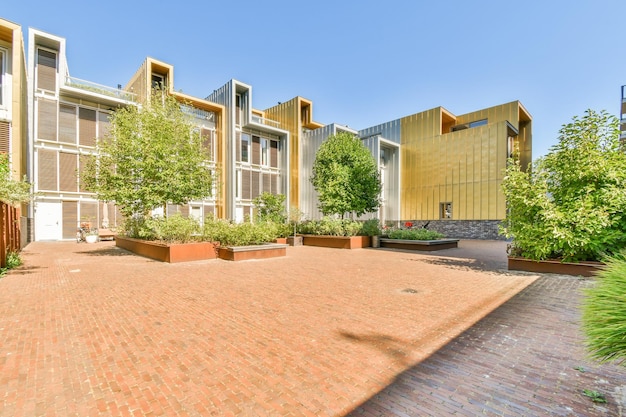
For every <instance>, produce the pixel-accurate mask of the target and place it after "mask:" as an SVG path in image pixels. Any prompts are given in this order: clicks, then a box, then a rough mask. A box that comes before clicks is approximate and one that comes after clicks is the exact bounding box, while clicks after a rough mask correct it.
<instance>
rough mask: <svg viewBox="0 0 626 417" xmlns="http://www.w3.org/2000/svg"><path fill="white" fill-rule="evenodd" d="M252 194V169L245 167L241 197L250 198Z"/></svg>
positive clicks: (242, 172) (242, 174)
mask: <svg viewBox="0 0 626 417" xmlns="http://www.w3.org/2000/svg"><path fill="white" fill-rule="evenodd" d="M250 195H251V193H250V171H248V170H247V169H243V170H241V198H242V199H244V200H250V198H251V197H250Z"/></svg>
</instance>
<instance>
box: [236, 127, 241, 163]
mask: <svg viewBox="0 0 626 417" xmlns="http://www.w3.org/2000/svg"><path fill="white" fill-rule="evenodd" d="M235 142H236V144H237V151H236V153H237V155H235V160H236V161H237V162H239V161H241V132H237V133H236V134H235Z"/></svg>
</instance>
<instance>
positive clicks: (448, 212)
mask: <svg viewBox="0 0 626 417" xmlns="http://www.w3.org/2000/svg"><path fill="white" fill-rule="evenodd" d="M439 218H441V219H451V218H452V203H439Z"/></svg>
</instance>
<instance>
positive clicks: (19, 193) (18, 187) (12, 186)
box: [0, 154, 31, 205]
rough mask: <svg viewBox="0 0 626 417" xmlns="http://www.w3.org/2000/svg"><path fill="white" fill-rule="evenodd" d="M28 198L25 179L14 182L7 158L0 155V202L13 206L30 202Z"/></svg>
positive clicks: (28, 192) (28, 184) (28, 186)
mask: <svg viewBox="0 0 626 417" xmlns="http://www.w3.org/2000/svg"><path fill="white" fill-rule="evenodd" d="M30 197H31V193H30V183H28V182H27V181H26V178H24V179H23V180H22V181H16V180H14V179H13V176H12V175H11V168H10V167H9V156H8V155H6V154H0V201H3V202H5V203H7V204H10V205H15V204H19V203H26V202H28V201H30Z"/></svg>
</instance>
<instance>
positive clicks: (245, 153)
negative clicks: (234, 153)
mask: <svg viewBox="0 0 626 417" xmlns="http://www.w3.org/2000/svg"><path fill="white" fill-rule="evenodd" d="M241 162H245V163H250V135H248V134H246V133H243V134H242V135H241Z"/></svg>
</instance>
